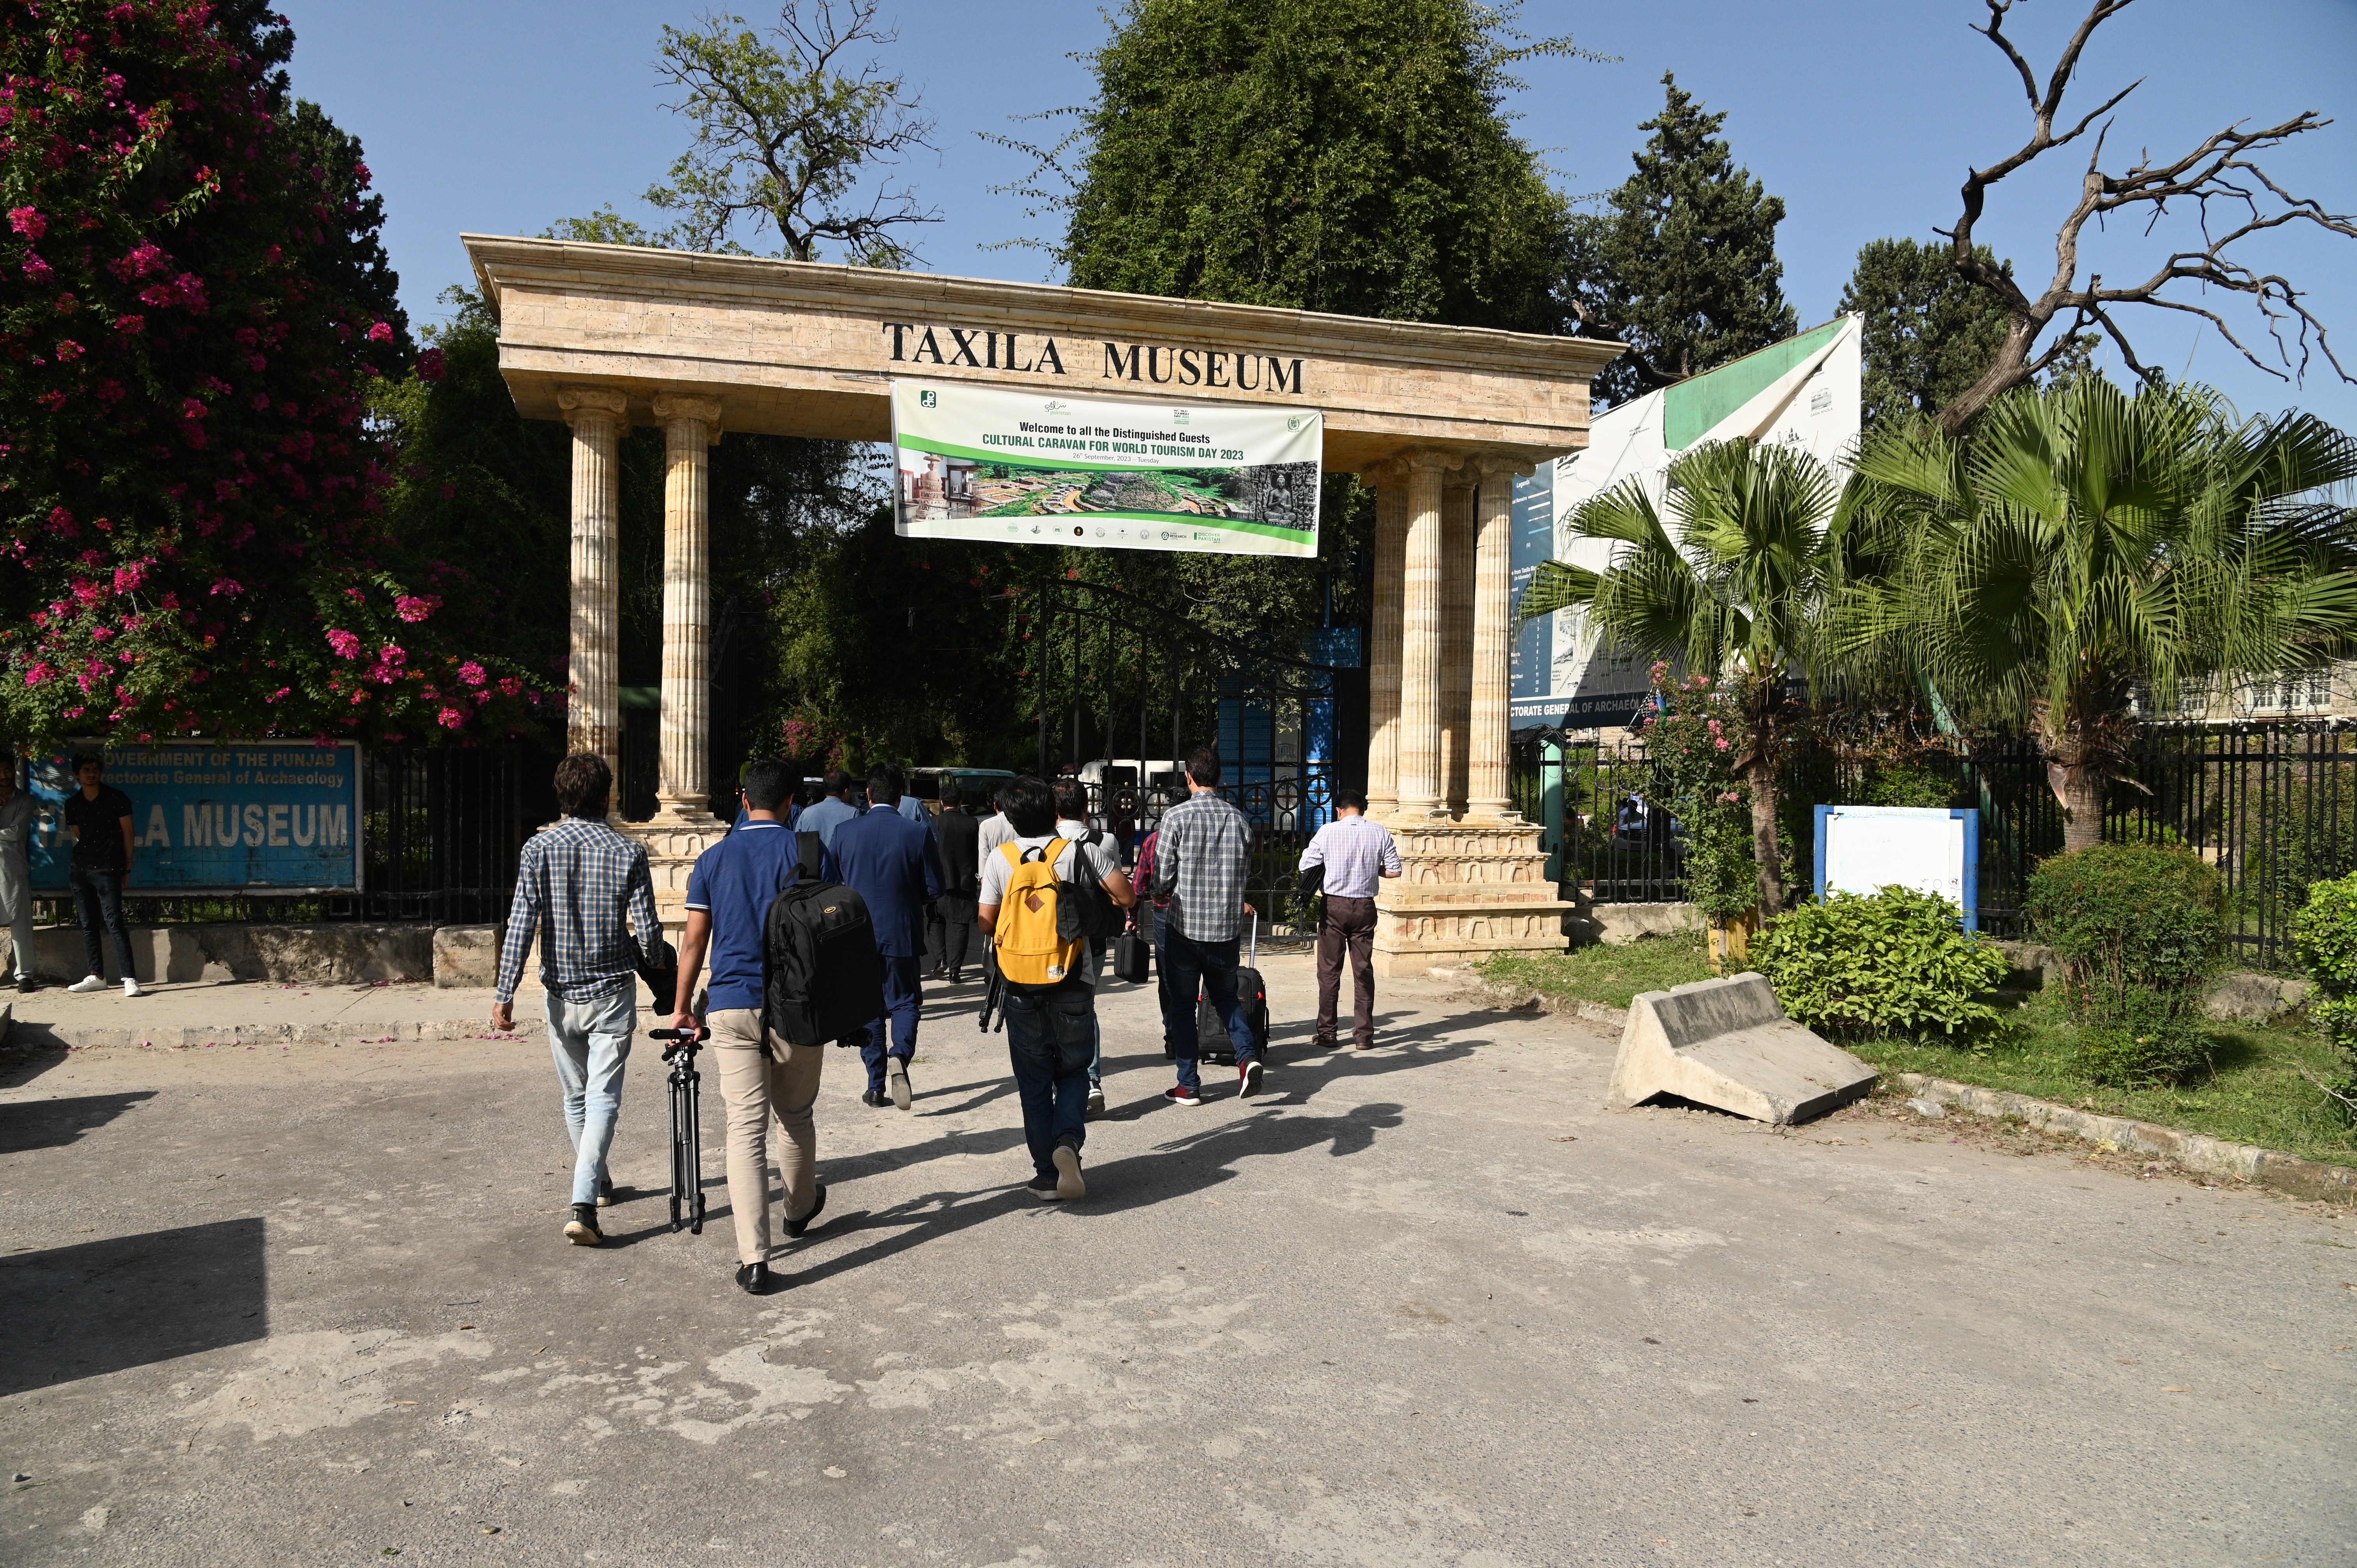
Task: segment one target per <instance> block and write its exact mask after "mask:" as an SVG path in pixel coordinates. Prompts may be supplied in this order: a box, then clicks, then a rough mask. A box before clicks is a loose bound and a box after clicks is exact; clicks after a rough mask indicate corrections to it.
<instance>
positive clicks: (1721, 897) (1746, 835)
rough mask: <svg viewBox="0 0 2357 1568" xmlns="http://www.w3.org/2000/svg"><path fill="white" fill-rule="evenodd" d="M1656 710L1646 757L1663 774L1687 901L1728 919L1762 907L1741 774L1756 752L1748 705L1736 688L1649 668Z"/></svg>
mask: <svg viewBox="0 0 2357 1568" xmlns="http://www.w3.org/2000/svg"><path fill="white" fill-rule="evenodd" d="M1652 685H1653V693H1654V696H1655V698H1656V701H1657V703H1658V704H1659V707H1658V710H1657V711H1656V712H1655V713H1654V714H1652V716H1650V717H1649V718H1648V719H1647V720H1646V722H1645V726H1644V730H1643V732H1642V733H1643V735H1644V737H1645V754H1646V756H1647V757H1651V758H1652V761H1653V762H1654V764H1655V765H1656V766H1657V767H1658V768H1660V770H1661V777H1662V783H1663V786H1664V789H1663V793H1664V794H1666V796H1667V797H1668V798H1667V800H1662V801H1656V802H1655V804H1656V805H1666V806H1668V807H1669V809H1670V812H1671V814H1672V816H1673V817H1674V818H1675V820H1676V822H1677V825H1678V832H1679V835H1680V841H1681V844H1682V847H1683V848H1684V852H1685V875H1686V897H1688V898H1689V899H1691V900H1692V901H1693V902H1694V903H1695V906H1696V907H1697V908H1700V909H1701V910H1702V911H1703V913H1705V914H1706V915H1711V916H1714V917H1717V918H1722V919H1724V918H1732V917H1735V916H1738V915H1741V914H1744V913H1745V912H1747V911H1749V910H1751V909H1756V908H1759V906H1760V883H1759V861H1758V859H1757V857H1756V855H1755V854H1754V852H1753V849H1752V837H1751V803H1750V802H1751V793H1750V790H1749V788H1748V787H1747V786H1746V785H1745V784H1744V782H1743V779H1742V778H1741V777H1740V775H1739V774H1738V770H1737V765H1738V763H1739V762H1740V761H1741V760H1742V759H1743V758H1744V757H1747V756H1748V755H1749V751H1750V747H1751V725H1750V721H1749V719H1748V718H1747V717H1746V714H1749V711H1750V708H1749V704H1747V703H1745V702H1744V700H1743V699H1744V693H1742V692H1741V691H1739V690H1738V688H1737V683H1736V682H1728V681H1719V680H1716V679H1714V678H1713V677H1711V676H1708V675H1683V676H1682V675H1676V674H1673V673H1672V672H1671V670H1670V667H1669V665H1667V664H1666V663H1661V664H1656V665H1654V666H1653V670H1652Z"/></svg>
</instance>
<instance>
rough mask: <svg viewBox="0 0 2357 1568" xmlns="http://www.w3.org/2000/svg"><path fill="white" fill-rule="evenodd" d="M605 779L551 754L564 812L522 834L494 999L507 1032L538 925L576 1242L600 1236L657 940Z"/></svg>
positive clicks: (495, 1024) (578, 756)
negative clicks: (610, 1158) (645, 975)
mask: <svg viewBox="0 0 2357 1568" xmlns="http://www.w3.org/2000/svg"><path fill="white" fill-rule="evenodd" d="M613 787H614V776H613V772H612V770H611V769H609V768H607V766H606V763H605V760H604V759H603V758H602V757H595V756H592V755H591V754H589V753H587V752H576V753H574V754H573V755H572V756H570V757H566V758H565V760H564V761H562V762H560V763H558V764H557V765H556V804H557V807H558V809H559V810H561V811H564V813H565V820H564V821H562V822H556V823H554V824H552V825H551V826H549V827H546V828H544V829H542V830H541V831H540V832H536V833H534V834H533V836H532V837H531V838H530V839H529V840H528V841H526V842H525V843H524V846H523V856H522V862H521V864H520V865H518V866H517V868H516V890H515V903H514V904H513V906H512V907H511V908H509V910H508V931H507V940H505V941H503V942H502V943H500V977H499V990H498V991H497V993H495V996H496V1001H495V1004H494V1005H493V1006H492V1008H491V1027H492V1028H494V1029H496V1030H498V1031H499V1032H500V1033H501V1034H505V1033H507V1032H508V1031H509V1030H511V1029H513V1028H514V1027H515V993H516V986H517V985H518V984H519V983H522V980H523V961H524V957H525V955H526V954H528V953H529V952H530V951H531V950H532V938H533V930H534V929H541V943H540V982H541V984H542V986H543V987H544V988H545V989H546V991H547V993H548V995H547V1007H548V1046H549V1052H550V1054H551V1055H552V1056H554V1058H556V1080H557V1083H558V1085H559V1086H560V1087H561V1088H562V1089H563V1090H564V1091H565V1132H566V1133H568V1134H569V1135H570V1136H571V1137H572V1139H573V1151H574V1159H573V1218H572V1219H569V1220H567V1221H566V1222H565V1240H569V1241H571V1242H573V1243H574V1244H575V1245H576V1246H581V1247H595V1246H597V1245H598V1244H599V1243H600V1242H601V1241H603V1240H605V1237H604V1235H603V1234H602V1233H600V1231H599V1230H598V1229H597V1210H598V1208H599V1207H600V1206H602V1205H605V1204H608V1203H610V1202H612V1201H613V1191H614V1184H613V1183H612V1182H611V1181H609V1180H608V1179H607V1175H606V1151H607V1150H608V1148H610V1147H611V1146H612V1144H613V1142H614V1121H615V1118H616V1117H617V1116H619V1114H620V1112H621V1109H622V1069H623V1067H624V1065H625V1064H626V1063H628V1062H629V1060H630V1036H631V1035H632V1034H633V1033H634V1032H636V1029H637V1027H638V1019H639V970H640V965H641V963H642V962H645V961H652V960H656V959H657V957H658V955H660V954H661V953H662V950H663V936H662V922H661V921H660V920H659V919H658V918H656V916H655V887H654V880H653V878H652V877H651V876H650V875H648V872H647V852H646V848H645V846H644V845H642V844H640V843H637V842H636V841H635V840H632V839H628V838H625V837H623V836H622V835H621V834H620V833H618V832H615V831H614V830H613V829H612V828H611V827H609V826H608V825H607V822H606V802H607V800H608V798H609V797H610V795H611V794H612V792H613ZM632 927H636V928H637V930H638V935H637V939H636V940H632V937H631V934H630V929H631V928H632ZM647 967H649V968H654V967H657V964H656V963H654V962H647Z"/></svg>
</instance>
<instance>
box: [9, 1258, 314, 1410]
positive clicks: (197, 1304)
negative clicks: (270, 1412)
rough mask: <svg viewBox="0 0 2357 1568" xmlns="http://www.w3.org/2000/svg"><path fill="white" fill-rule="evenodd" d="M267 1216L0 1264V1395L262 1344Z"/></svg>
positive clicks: (266, 1329)
mask: <svg viewBox="0 0 2357 1568" xmlns="http://www.w3.org/2000/svg"><path fill="white" fill-rule="evenodd" d="M262 1246H263V1224H262V1221H261V1219H225V1220H222V1221H221V1222H219V1223H218V1224H212V1225H189V1226H184V1227H182V1228H181V1229H179V1230H156V1231H150V1232H148V1233H147V1234H145V1235H144V1236H118V1237H115V1238H113V1240H105V1241H85V1242H83V1243H82V1244H81V1245H80V1246H75V1247H53V1248H50V1249H48V1251H39V1252H18V1253H16V1254H15V1255H14V1256H12V1257H8V1258H0V1323H5V1325H7V1343H8V1353H7V1354H6V1355H5V1356H0V1396H5V1395H8V1394H15V1393H22V1392H24V1391H26V1390H27V1389H45V1388H48V1387H51V1386H52V1385H54V1384H58V1383H70V1382H74V1381H77V1380H80V1379H82V1378H95V1377H98V1376H100V1375H102V1374H103V1373H107V1372H118V1371H121V1370H123V1369H124V1368H126V1367H144V1366H147V1365H149V1364H150V1363H152V1362H156V1361H166V1360H169V1359H172V1358H173V1357H175V1356H192V1355H194V1354H196V1353H197V1352H198V1351H199V1350H213V1349H218V1348H221V1346H224V1345H240V1344H243V1343H245V1342H246V1341H248V1340H253V1339H260V1338H262V1337H264V1336H265V1335H267V1334H268V1333H269V1331H270V1320H269V1315H268V1313H267V1311H266V1310H265V1307H266V1303H265V1299H264V1291H265V1286H266V1284H267V1276H266V1274H265V1272H264V1263H263V1251H262Z"/></svg>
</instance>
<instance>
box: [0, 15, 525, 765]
mask: <svg viewBox="0 0 2357 1568" xmlns="http://www.w3.org/2000/svg"><path fill="white" fill-rule="evenodd" d="M0 17H5V25H0V215H5V216H0V349H5V352H0V729H5V730H7V731H10V732H13V733H15V734H16V735H17V736H24V737H35V738H39V737H56V736H64V735H96V736H107V737H110V738H113V739H115V740H118V741H128V740H136V739H139V738H145V737H153V738H159V739H160V738H163V737H166V736H172V735H183V734H197V733H202V734H208V735H213V736H260V735H281V736H295V735H324V736H350V735H356V734H357V735H361V736H369V737H383V738H400V737H403V736H407V737H408V738H413V739H423V738H426V737H427V736H477V735H497V734H502V733H505V732H506V731H507V730H508V729H509V728H511V727H512V726H513V725H518V724H520V723H524V722H528V721H529V717H530V714H531V711H532V706H533V702H534V700H535V699H536V696H537V693H536V691H535V690H534V689H533V687H532V686H531V685H530V684H529V683H528V682H526V680H525V679H524V678H523V677H522V672H521V671H516V670H513V669H511V668H507V667H503V666H500V665H499V664H497V663H495V662H488V661H486V660H483V659H481V658H479V657H476V656H473V655H471V654H470V653H469V652H468V650H467V648H466V647H465V646H464V642H463V636H462V634H457V635H454V634H456V633H458V631H459V628H457V626H456V625H455V624H454V623H455V618H453V617H452V616H450V615H447V614H446V613H445V611H444V606H445V602H446V600H447V599H448V598H449V597H450V596H452V595H453V594H455V593H459V592H462V591H463V585H464V581H465V576H464V573H463V571H462V570H461V569H460V568H459V567H458V566H456V565H453V564H448V563H444V562H436V561H432V560H419V559H415V558H414V557H413V556H412V555H411V554H410V553H408V552H407V551H406V550H404V547H403V544H402V542H401V541H400V540H399V539H398V538H396V537H395V536H394V535H393V533H392V532H390V531H389V530H388V528H387V526H386V524H385V521H384V515H383V510H382V499H381V498H382V492H383V490H384V489H385V487H386V485H387V483H388V474H387V463H388V461H389V458H388V454H387V450H386V446H385V443H384V440H383V439H382V435H381V433H380V432H378V431H376V430H374V429H372V428H371V425H370V424H369V422H368V421H367V420H366V418H365V417H364V411H365V407H366V403H367V401H368V394H369V392H370V390H371V385H372V384H373V383H372V378H375V377H378V376H381V375H385V374H390V373H395V372H403V371H406V369H407V362H408V360H409V354H410V345H409V341H408V335H407V330H406V325H405V323H404V320H403V318H402V317H401V314H400V311H399V308H398V306H397V305H396V303H395V298H394V293H393V284H394V279H393V274H391V272H390V271H388V270H387V269H386V267H385V265H384V257H383V252H382V248H381V247H380V246H379V244H378V242H377V238H376V231H377V229H378V226H379V224H380V223H381V221H382V206H381V204H380V202H379V200H378V199H376V198H374V197H371V196H369V195H367V194H366V189H367V187H368V184H369V172H368V168H367V166H366V165H364V164H363V163H361V160H360V146H359V144H358V143H357V142H356V141H354V140H353V139H352V138H350V137H349V136H347V135H345V134H343V133H342V132H341V131H339V130H338V129H337V128H336V127H335V125H334V124H332V123H330V122H329V121H328V119H327V117H326V116H325V115H324V114H322V113H320V112H319V111H318V110H317V108H316V107H315V106H313V105H311V104H307V103H296V102H294V101H293V100H292V99H291V97H290V95H289V93H288V90H287V82H286V78H285V72H284V70H282V69H281V68H282V66H283V65H284V63H285V59H286V58H287V56H288V54H289V52H290V50H291V48H292V46H293V34H292V32H291V31H290V30H289V29H288V27H287V26H286V24H285V19H284V18H283V17H280V16H274V15H272V14H271V13H270V12H269V11H268V10H267V9H266V7H265V6H264V5H261V4H259V3H257V0H223V3H221V4H215V5H203V4H199V3H195V0H123V3H119V4H104V3H101V0H38V3H36V0H0ZM419 370H420V371H422V372H424V373H431V371H432V370H433V367H432V366H431V365H425V366H420V367H419Z"/></svg>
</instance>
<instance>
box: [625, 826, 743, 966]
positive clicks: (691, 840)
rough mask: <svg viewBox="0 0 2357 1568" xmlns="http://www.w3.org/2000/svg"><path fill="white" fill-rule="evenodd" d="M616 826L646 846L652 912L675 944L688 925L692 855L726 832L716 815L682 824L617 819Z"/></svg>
mask: <svg viewBox="0 0 2357 1568" xmlns="http://www.w3.org/2000/svg"><path fill="white" fill-rule="evenodd" d="M614 826H615V827H617V828H619V829H620V830H621V831H622V832H625V833H628V834H629V835H630V837H632V838H634V839H636V840H638V841H639V842H640V843H642V844H644V845H646V846H647V870H648V872H649V874H650V875H651V876H652V877H653V879H654V885H655V913H656V914H657V915H658V916H659V917H661V918H662V923H663V929H664V930H666V931H668V932H670V933H671V936H672V940H673V943H674V944H675V943H676V942H677V941H678V940H679V933H680V931H681V930H683V929H685V927H686V925H687V877H688V873H690V872H692V871H694V869H695V857H696V856H697V855H700V854H703V853H704V852H705V850H707V849H710V848H711V847H712V846H713V845H714V844H716V843H719V842H720V841H721V840H722V839H723V838H726V836H727V832H728V824H727V823H726V822H722V821H720V819H719V818H717V817H707V818H705V821H704V822H701V823H696V824H694V825H690V826H681V825H678V824H675V823H671V822H616V823H615V824H614Z"/></svg>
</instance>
